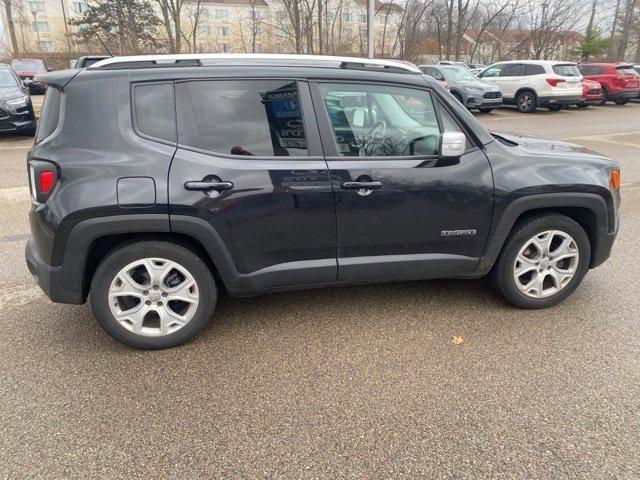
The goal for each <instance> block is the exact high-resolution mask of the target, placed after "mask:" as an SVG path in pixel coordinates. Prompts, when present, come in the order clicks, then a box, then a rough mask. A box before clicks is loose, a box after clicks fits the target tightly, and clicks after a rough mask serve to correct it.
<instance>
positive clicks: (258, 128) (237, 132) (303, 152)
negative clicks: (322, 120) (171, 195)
mask: <svg viewBox="0 0 640 480" xmlns="http://www.w3.org/2000/svg"><path fill="white" fill-rule="evenodd" d="M176 102H177V105H178V143H179V144H180V145H184V146H188V147H193V148H196V149H199V150H206V151H208V152H211V153H218V154H223V155H247V156H276V157H287V156H308V153H307V139H306V134H305V128H304V123H303V119H302V109H301V106H300V98H299V94H298V85H297V83H296V82H295V81H293V80H202V81H200V80H193V81H189V82H183V83H179V84H177V85H176Z"/></svg>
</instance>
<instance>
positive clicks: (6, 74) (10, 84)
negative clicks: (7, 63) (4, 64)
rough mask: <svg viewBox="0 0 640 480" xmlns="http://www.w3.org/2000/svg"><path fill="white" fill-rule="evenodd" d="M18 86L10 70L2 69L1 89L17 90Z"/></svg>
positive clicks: (0, 73) (0, 74) (0, 70)
mask: <svg viewBox="0 0 640 480" xmlns="http://www.w3.org/2000/svg"><path fill="white" fill-rule="evenodd" d="M17 86H18V82H17V81H16V77H14V76H13V73H11V72H10V71H9V70H8V69H6V68H2V69H0V88H15V87H17Z"/></svg>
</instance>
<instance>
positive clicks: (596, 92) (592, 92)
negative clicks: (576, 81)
mask: <svg viewBox="0 0 640 480" xmlns="http://www.w3.org/2000/svg"><path fill="white" fill-rule="evenodd" d="M601 102H602V86H601V85H600V84H599V83H598V82H594V81H593V80H587V79H586V78H583V79H582V100H581V101H580V103H578V104H577V105H578V108H586V107H588V106H589V105H599V104H600V103H601Z"/></svg>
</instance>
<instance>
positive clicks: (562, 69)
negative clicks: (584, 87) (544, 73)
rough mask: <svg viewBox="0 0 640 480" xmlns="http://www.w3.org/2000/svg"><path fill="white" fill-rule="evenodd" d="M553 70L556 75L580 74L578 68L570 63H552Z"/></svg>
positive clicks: (576, 75)
mask: <svg viewBox="0 0 640 480" xmlns="http://www.w3.org/2000/svg"><path fill="white" fill-rule="evenodd" d="M553 71H554V72H555V73H556V75H562V76H563V77H579V76H580V70H578V67H576V66H575V65H572V64H567V65H554V66H553Z"/></svg>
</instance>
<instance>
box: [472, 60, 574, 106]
mask: <svg viewBox="0 0 640 480" xmlns="http://www.w3.org/2000/svg"><path fill="white" fill-rule="evenodd" d="M478 76H479V77H480V78H481V79H482V80H484V81H487V82H489V83H493V84H495V85H498V86H499V87H500V89H501V90H502V96H503V100H504V103H509V104H515V105H516V107H517V108H518V110H519V111H520V112H523V113H532V112H535V111H536V108H537V107H539V106H542V107H547V108H548V109H549V110H551V111H557V110H560V109H561V108H562V106H563V105H571V104H576V103H578V102H580V100H581V97H582V84H581V83H580V80H582V76H581V75H580V72H579V71H578V69H577V68H576V64H575V63H568V62H559V61H552V60H515V61H509V62H500V63H496V64H493V65H491V66H489V67H487V68H486V69H485V70H483V71H482V72H481V73H480V74H479V75H478Z"/></svg>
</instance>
